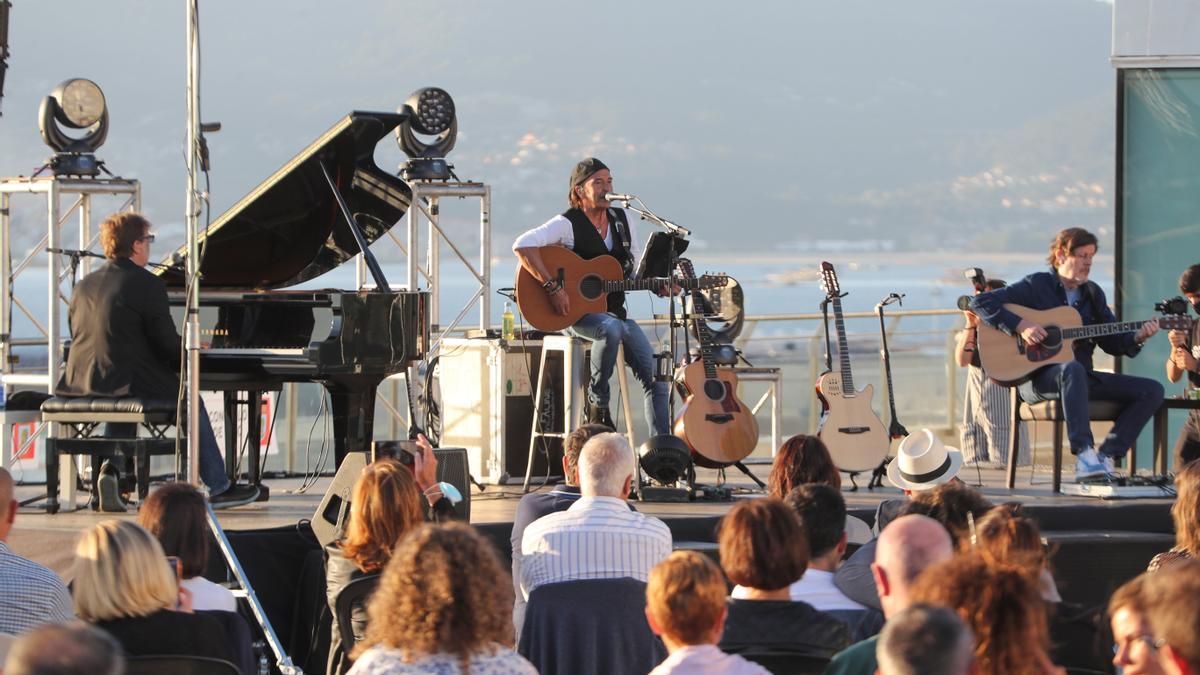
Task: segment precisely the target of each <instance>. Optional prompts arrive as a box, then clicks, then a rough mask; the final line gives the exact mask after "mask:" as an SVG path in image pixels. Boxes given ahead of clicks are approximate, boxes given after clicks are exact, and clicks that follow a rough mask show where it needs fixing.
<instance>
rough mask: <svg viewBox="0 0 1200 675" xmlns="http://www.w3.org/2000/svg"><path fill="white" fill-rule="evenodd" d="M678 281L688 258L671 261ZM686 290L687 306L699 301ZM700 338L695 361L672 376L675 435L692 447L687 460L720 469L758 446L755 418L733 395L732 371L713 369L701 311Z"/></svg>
mask: <svg viewBox="0 0 1200 675" xmlns="http://www.w3.org/2000/svg"><path fill="white" fill-rule="evenodd" d="M677 264H678V266H679V271H680V273H681V275H682V277H683V279H684V280H687V279H691V278H693V277H695V276H696V273H695V272H694V271H693V270H692V261H690V260H688V259H686V258H680V259H679V261H678V262H677ZM697 296H699V293H696V292H693V293H692V306H693V307H695V308H697V311H699V308H700V307H703V306H704V305H705V303H704V301H703V299H702V298H699V297H697ZM692 319H693V321H694V322H695V326H696V335H697V337H698V338H699V340H700V360H699V361H695V362H692V363H689V364H688V365H686V366H684V367H683V370H682V371H680V373H679V374H678V375H677V376H676V379H678V380H680V381H682V383H683V386H684V388H685V389H687V392H688V396H687V399H686V400H685V401H684V404H683V407H682V408H681V409H680V411H679V416H678V418H677V419H676V421H675V435H676V436H678V437H679V438H681V439H683V442H684V443H687V445H688V447H689V448H691V449H692V461H694V462H696V464H699V465H700V466H703V467H706V468H709V469H720V468H723V467H726V466H729V465H731V464H736V463H737V462H740V461H742V460H743V459H745V458H746V457H748V456H749V455H750V453H752V452H754V448H755V446H757V445H758V420H756V419H754V413H753V412H751V410H750V407H749V406H747V405H746V404H745V403H743V402H742V401H741V399H739V398H738V396H737V389H738V381H737V375H735V374H734V372H733V370H731V369H729V368H718V367H717V364H716V359H715V358H713V336H712V332H711V331H710V330H709V328H708V324H707V323H705V321H704V316H702V315H699V314H696V315H694V316H693V317H692Z"/></svg>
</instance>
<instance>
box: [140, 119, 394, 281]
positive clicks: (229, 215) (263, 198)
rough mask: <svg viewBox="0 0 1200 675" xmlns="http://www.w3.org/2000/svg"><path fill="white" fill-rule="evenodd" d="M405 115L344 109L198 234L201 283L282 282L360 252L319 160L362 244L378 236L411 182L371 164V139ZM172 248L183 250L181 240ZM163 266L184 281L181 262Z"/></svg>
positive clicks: (323, 270)
mask: <svg viewBox="0 0 1200 675" xmlns="http://www.w3.org/2000/svg"><path fill="white" fill-rule="evenodd" d="M403 119H404V116H403V115H400V114H397V113H386V112H358V111H355V112H352V113H350V114H349V115H347V116H346V117H344V118H342V119H341V120H340V121H339V122H338V123H337V124H335V125H333V128H331V129H330V130H329V131H326V132H325V133H324V134H322V135H321V137H320V138H318V139H317V140H315V141H313V143H312V144H311V145H309V146H308V147H307V148H305V149H304V150H303V151H301V152H300V154H298V155H296V156H295V157H294V158H292V160H291V161H289V162H288V163H287V164H285V165H284V166H283V168H281V169H280V170H278V171H276V172H275V174H274V175H272V176H271V177H270V178H268V179H267V180H265V181H263V182H262V184H260V185H259V186H258V187H256V188H254V190H252V191H251V192H250V194H248V195H246V196H245V197H243V198H242V199H241V201H239V202H238V203H237V204H234V205H233V207H231V208H230V209H229V210H228V211H226V212H225V213H223V214H222V215H221V217H219V218H217V220H216V221H214V222H213V223H212V225H211V226H210V227H209V228H208V232H207V234H205V233H203V232H202V233H201V234H200V246H201V247H202V248H201V251H202V254H203V261H202V263H201V266H200V271H201V274H202V281H201V286H202V287H209V288H214V287H219V288H246V289H255V290H258V289H272V288H283V287H286V286H291V285H294V284H298V283H301V282H304V281H307V280H309V279H312V278H314V277H318V276H320V275H322V274H324V273H326V272H328V271H330V270H332V269H333V268H335V267H337V266H338V265H341V264H342V263H344V262H346V261H347V260H349V259H350V258H352V257H353V256H355V255H356V254H358V252H359V247H358V244H357V243H356V242H355V239H354V236H353V234H352V233H351V232H350V229H349V227H348V226H347V225H346V222H345V219H344V218H343V217H342V213H341V211H340V210H339V208H338V204H337V200H336V199H335V198H334V195H333V192H332V191H331V190H330V188H329V183H328V182H327V181H326V180H325V176H324V175H323V174H322V172H321V165H322V164H324V165H325V167H326V168H327V169H328V170H329V174H330V175H331V176H332V177H333V180H334V182H335V183H336V184H337V186H338V190H339V191H340V192H341V194H342V197H343V198H344V199H345V200H346V203H347V205H348V206H349V207H350V211H351V213H353V214H354V219H355V221H356V222H357V223H358V226H359V228H360V229H361V230H362V233H363V236H364V237H365V238H366V241H367V242H368V244H369V243H370V242H373V241H375V240H376V239H378V238H379V237H381V236H383V234H384V233H385V232H387V230H388V229H389V228H391V227H392V225H394V224H396V223H397V222H398V221H399V220H400V219H401V218H402V217H403V216H404V214H405V212H406V211H407V210H408V207H409V204H410V203H411V200H412V189H411V188H409V186H408V184H407V183H405V182H404V180H402V179H401V178H400V177H398V176H396V175H395V174H392V173H388V172H387V171H384V170H383V169H380V168H379V167H378V166H377V165H376V164H375V160H374V154H375V146H376V145H377V144H378V143H379V140H380V139H382V138H383V137H384V136H386V135H387V134H388V133H389V132H391V131H392V130H393V129H395V128H396V127H397V126H398V125H399V124H400V122H401V121H403ZM178 254H179V255H181V256H186V255H187V247H186V246H184V247H182V248H181V249H180V250H179V251H178ZM164 262H165V261H164ZM161 274H162V276H163V278H164V279H165V280H166V282H167V285H168V286H175V287H182V286H183V278H184V271H183V266H182V265H179V266H177V267H175V268H172V269H170V270H167V271H164V272H161Z"/></svg>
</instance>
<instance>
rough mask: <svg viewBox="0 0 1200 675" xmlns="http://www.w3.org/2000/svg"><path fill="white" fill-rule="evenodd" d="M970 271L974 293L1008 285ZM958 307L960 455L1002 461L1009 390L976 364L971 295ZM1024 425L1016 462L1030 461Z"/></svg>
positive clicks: (1004, 459) (1006, 445)
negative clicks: (963, 381) (963, 375)
mask: <svg viewBox="0 0 1200 675" xmlns="http://www.w3.org/2000/svg"><path fill="white" fill-rule="evenodd" d="M969 275H970V277H971V280H972V282H973V283H974V284H975V294H976V295H979V294H980V293H985V292H987V291H994V290H996V289H998V288H1004V287H1005V286H1006V285H1007V284H1005V283H1004V281H1003V280H1001V279H985V278H984V276H983V271H982V270H980V269H979V268H974V269H972V270H970V271H969ZM958 308H959V309H961V310H962V313H963V318H964V319H965V320H966V322H967V325H966V327H964V328H963V329H962V330H961V331H959V332H958V340H957V341H956V344H955V349H954V354H955V358H956V359H957V360H958V365H959V367H961V368H966V369H967V388H966V391H965V393H964V395H963V416H962V425H961V426H960V427H959V431H958V434H959V442H960V448H961V449H962V453H963V458H964V459H965V460H966V461H968V462H977V463H979V462H996V463H998V464H1000V465H1005V464H1007V463H1008V450H1009V448H1010V447H1012V440H1011V436H1010V434H1011V433H1012V424H1011V423H1010V422H1009V419H1008V417H1009V411H1010V410H1012V407H1011V406H1012V398H1011V395H1012V394H1011V392H1010V391H1009V388H1008V387H1004V386H1001V385H998V384H996V383H995V382H993V381H992V380H991V378H989V377H988V376H987V374H986V373H984V372H983V368H982V367H981V366H980V364H979V351H978V349H977V346H978V344H979V317H978V316H976V315H975V312H972V311H971V296H969V295H964V296H962V297H960V298H959V299H958ZM1024 426H1025V425H1024V422H1022V423H1021V427H1022V428H1021V431H1020V433H1019V434H1018V438H1019V442H1020V444H1021V447H1020V449H1019V451H1018V452H1017V463H1018V464H1027V463H1029V434H1027V433H1025V429H1024Z"/></svg>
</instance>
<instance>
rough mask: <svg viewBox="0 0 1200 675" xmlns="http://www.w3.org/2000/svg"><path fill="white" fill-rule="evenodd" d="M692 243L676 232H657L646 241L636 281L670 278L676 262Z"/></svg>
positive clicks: (634, 276)
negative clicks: (650, 278)
mask: <svg viewBox="0 0 1200 675" xmlns="http://www.w3.org/2000/svg"><path fill="white" fill-rule="evenodd" d="M690 244H691V242H690V241H688V240H687V239H684V238H683V235H681V234H677V233H675V232H655V233H653V234H651V235H650V238H649V239H647V240H646V251H645V253H643V254H642V261H641V262H640V263H638V269H637V274H634V275H633V278H634V279H646V278H649V277H669V276H671V275H673V274H674V273H675V261H676V260H678V259H679V256H681V255H683V254H684V252H686V251H687V250H688V246H689V245H690Z"/></svg>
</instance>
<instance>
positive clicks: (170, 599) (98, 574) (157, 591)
mask: <svg viewBox="0 0 1200 675" xmlns="http://www.w3.org/2000/svg"><path fill="white" fill-rule="evenodd" d="M74 597H75V614H76V615H78V616H79V618H80V619H83V620H84V621H87V622H88V623H91V624H93V625H95V626H96V627H97V628H100V629H101V630H104V631H106V632H107V633H109V634H111V635H112V636H113V637H115V638H116V639H117V641H118V642H120V643H121V646H122V647H123V648H124V650H125V653H126V654H128V655H130V656H207V657H211V658H217V659H223V660H225V661H230V662H233V661H234V655H233V650H232V648H231V647H230V645H229V643H228V639H227V637H226V633H225V629H224V628H223V627H222V626H221V624H220V622H218V621H217V620H216V619H214V618H212V617H209V616H204V615H203V614H194V613H192V606H191V594H190V593H189V592H188V591H187V590H186V589H182V588H180V586H179V582H178V579H177V578H176V570H175V569H173V568H172V564H171V562H169V561H168V559H167V556H166V555H164V554H163V549H162V546H160V545H159V543H158V540H157V539H155V538H154V535H152V534H150V533H149V532H147V531H146V530H145V529H144V528H142V527H141V526H139V525H136V524H134V523H132V522H129V521H121V520H106V521H103V522H100V523H98V524H96V525H95V526H94V527H92V528H91V529H90V530H87V531H86V532H84V533H83V536H82V537H81V538H80V539H79V544H78V545H77V546H76V547H75V567H74Z"/></svg>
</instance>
